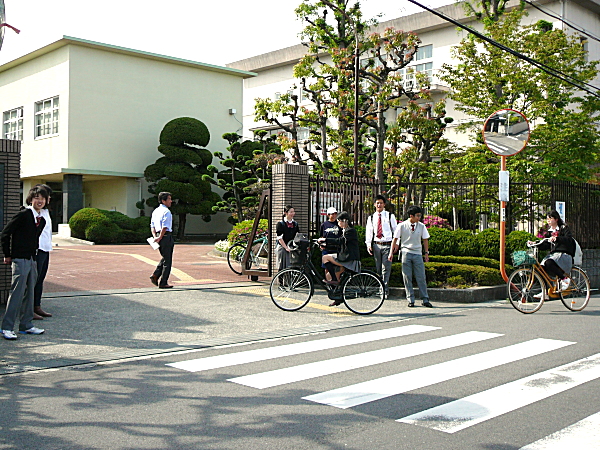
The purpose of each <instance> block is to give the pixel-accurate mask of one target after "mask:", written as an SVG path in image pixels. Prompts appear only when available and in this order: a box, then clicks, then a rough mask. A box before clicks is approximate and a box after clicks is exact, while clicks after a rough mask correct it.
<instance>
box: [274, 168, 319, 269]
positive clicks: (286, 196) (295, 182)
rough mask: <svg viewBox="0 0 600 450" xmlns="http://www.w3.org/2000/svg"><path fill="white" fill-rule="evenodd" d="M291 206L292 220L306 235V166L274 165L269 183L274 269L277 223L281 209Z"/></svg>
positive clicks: (307, 188) (307, 182)
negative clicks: (293, 213)
mask: <svg viewBox="0 0 600 450" xmlns="http://www.w3.org/2000/svg"><path fill="white" fill-rule="evenodd" d="M286 205H291V206H293V207H294V210H295V211H296V216H295V217H294V220H295V221H296V222H298V226H299V227H300V232H301V233H305V234H308V232H309V230H310V228H309V220H310V182H309V177H308V166H306V165H297V164H275V165H274V166H273V180H272V182H271V216H270V219H271V221H270V223H269V227H270V229H271V237H270V238H269V242H270V244H271V253H270V255H271V263H272V265H273V267H274V268H275V269H274V270H273V274H275V273H276V272H277V270H278V268H277V267H276V259H277V258H276V255H275V244H276V238H277V234H276V232H275V229H276V227H277V222H279V221H280V220H281V218H282V216H283V208H284V207H285V206H286Z"/></svg>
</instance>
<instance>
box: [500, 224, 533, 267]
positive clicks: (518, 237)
mask: <svg viewBox="0 0 600 450" xmlns="http://www.w3.org/2000/svg"><path fill="white" fill-rule="evenodd" d="M527 241H537V238H536V237H535V236H534V235H533V234H531V233H528V232H527V231H513V232H511V233H510V234H509V235H508V236H507V237H506V255H507V261H510V255H512V254H513V252H515V251H517V250H525V249H526V248H527Z"/></svg>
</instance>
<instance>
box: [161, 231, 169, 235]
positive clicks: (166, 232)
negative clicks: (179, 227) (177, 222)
mask: <svg viewBox="0 0 600 450" xmlns="http://www.w3.org/2000/svg"><path fill="white" fill-rule="evenodd" d="M169 234H171V232H170V231H165V234H164V235H163V236H168V235H169Z"/></svg>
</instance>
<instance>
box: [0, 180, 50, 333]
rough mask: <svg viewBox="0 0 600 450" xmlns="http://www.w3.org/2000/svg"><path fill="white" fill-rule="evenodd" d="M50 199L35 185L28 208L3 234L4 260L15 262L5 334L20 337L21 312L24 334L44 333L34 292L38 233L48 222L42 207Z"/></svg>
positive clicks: (5, 262) (11, 220)
mask: <svg viewBox="0 0 600 450" xmlns="http://www.w3.org/2000/svg"><path fill="white" fill-rule="evenodd" d="M47 201H48V192H47V191H46V190H45V189H43V188H41V187H39V186H36V187H34V188H32V189H31V190H30V191H29V194H28V195H27V199H26V203H27V205H29V206H28V207H27V208H25V209H23V210H21V211H19V212H18V213H17V214H15V216H14V217H13V218H12V219H10V221H9V222H8V223H7V224H6V226H5V227H4V229H3V230H2V233H1V234H0V243H1V244H2V251H3V252H4V264H11V265H12V284H11V289H10V296H9V297H8V302H7V304H6V312H5V313H4V318H3V319H2V331H1V332H2V336H3V337H4V339H7V340H15V339H17V335H16V334H15V331H14V328H15V323H16V321H17V315H18V314H19V313H20V322H19V331H20V332H21V333H24V334H42V333H43V332H44V330H43V329H41V328H36V327H34V326H33V296H34V288H35V284H36V282H37V263H36V254H37V249H38V246H39V237H40V234H41V233H42V230H43V229H44V226H45V225H46V221H45V219H44V218H43V217H42V209H43V208H44V206H45V205H46V202H47Z"/></svg>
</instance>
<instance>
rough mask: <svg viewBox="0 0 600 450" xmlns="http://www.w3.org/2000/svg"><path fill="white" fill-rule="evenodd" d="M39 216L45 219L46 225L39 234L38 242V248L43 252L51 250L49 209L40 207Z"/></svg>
mask: <svg viewBox="0 0 600 450" xmlns="http://www.w3.org/2000/svg"><path fill="white" fill-rule="evenodd" d="M41 216H42V217H43V218H44V220H45V221H46V225H45V226H44V229H43V230H42V234H41V235H40V244H39V247H38V249H39V250H42V251H44V252H51V251H52V219H51V218H50V211H48V210H47V209H45V208H44V209H42V211H41Z"/></svg>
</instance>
